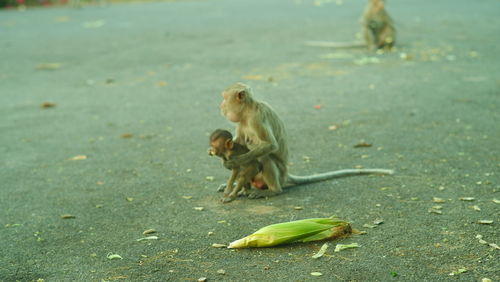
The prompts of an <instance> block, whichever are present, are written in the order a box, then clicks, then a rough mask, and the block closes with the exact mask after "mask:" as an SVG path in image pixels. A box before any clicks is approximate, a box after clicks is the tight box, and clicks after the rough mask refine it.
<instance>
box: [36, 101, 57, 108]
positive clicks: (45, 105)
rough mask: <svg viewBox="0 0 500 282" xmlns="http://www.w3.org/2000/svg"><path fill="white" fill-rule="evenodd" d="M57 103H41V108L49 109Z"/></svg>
mask: <svg viewBox="0 0 500 282" xmlns="http://www.w3.org/2000/svg"><path fill="white" fill-rule="evenodd" d="M55 106H56V104H54V103H51V102H43V103H42V104H41V105H40V108H42V109H48V108H53V107H55Z"/></svg>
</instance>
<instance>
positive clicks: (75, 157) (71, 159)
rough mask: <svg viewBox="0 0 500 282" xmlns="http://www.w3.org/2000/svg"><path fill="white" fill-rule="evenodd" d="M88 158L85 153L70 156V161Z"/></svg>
mask: <svg viewBox="0 0 500 282" xmlns="http://www.w3.org/2000/svg"><path fill="white" fill-rule="evenodd" d="M86 159H87V156H85V155H77V156H74V157H72V158H70V159H69V160H70V161H83V160H86Z"/></svg>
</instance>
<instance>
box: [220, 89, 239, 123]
mask: <svg viewBox="0 0 500 282" xmlns="http://www.w3.org/2000/svg"><path fill="white" fill-rule="evenodd" d="M236 96H237V95H235V93H234V92H223V93H222V98H223V100H222V103H221V104H220V111H221V113H222V115H223V116H225V117H226V118H227V119H228V120H229V121H231V122H240V114H241V108H242V105H241V102H240V101H239V100H238V99H236Z"/></svg>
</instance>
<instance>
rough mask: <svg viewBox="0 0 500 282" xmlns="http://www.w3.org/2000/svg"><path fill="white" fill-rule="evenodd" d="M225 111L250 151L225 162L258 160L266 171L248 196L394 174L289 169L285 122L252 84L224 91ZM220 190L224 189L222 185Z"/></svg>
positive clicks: (230, 164)
mask: <svg viewBox="0 0 500 282" xmlns="http://www.w3.org/2000/svg"><path fill="white" fill-rule="evenodd" d="M222 97H223V98H224V99H223V101H222V103H221V105H220V109H221V113H222V114H223V115H224V116H225V117H226V118H227V119H228V120H229V121H231V122H234V123H236V124H237V125H236V138H235V142H237V143H240V144H243V145H246V146H247V147H248V148H249V149H250V151H249V152H248V153H245V154H243V155H240V156H237V157H235V158H233V159H231V160H228V161H226V162H225V163H224V165H225V166H226V167H227V168H233V167H238V166H241V165H243V164H245V163H248V162H251V161H254V160H258V161H260V162H261V163H262V166H263V168H262V172H261V173H260V174H259V175H257V177H256V178H255V180H254V182H253V185H254V186H256V187H258V188H261V187H262V186H267V188H268V189H266V190H257V189H254V191H252V192H251V193H250V194H249V195H248V197H249V198H262V197H269V196H274V195H277V194H280V193H281V192H282V188H283V187H284V186H285V185H290V186H291V185H298V184H305V183H312V182H316V181H322V180H327V179H331V178H336V177H342V176H350V175H358V174H392V173H393V171H392V170H388V169H345V170H337V171H330V172H326V173H321V174H315V175H310V176H296V175H291V174H289V173H288V172H287V163H288V144H287V138H286V133H285V126H284V124H283V122H282V121H281V119H280V118H279V117H278V115H277V114H276V112H275V111H274V110H273V109H272V108H271V107H270V106H269V105H268V104H266V103H264V102H260V101H256V100H255V99H254V98H253V94H252V90H251V89H250V87H249V86H248V85H245V84H243V83H236V84H234V85H231V86H229V87H228V88H226V90H224V92H222ZM219 191H220V189H219Z"/></svg>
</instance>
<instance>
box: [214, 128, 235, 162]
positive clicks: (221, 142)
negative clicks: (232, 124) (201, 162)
mask: <svg viewBox="0 0 500 282" xmlns="http://www.w3.org/2000/svg"><path fill="white" fill-rule="evenodd" d="M209 145H210V149H208V154H209V155H210V156H218V157H221V158H225V157H226V155H227V153H228V152H229V151H231V150H232V149H233V146H234V142H233V135H232V134H231V132H229V131H227V130H224V129H216V130H215V131H214V132H212V134H210V138H209Z"/></svg>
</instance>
